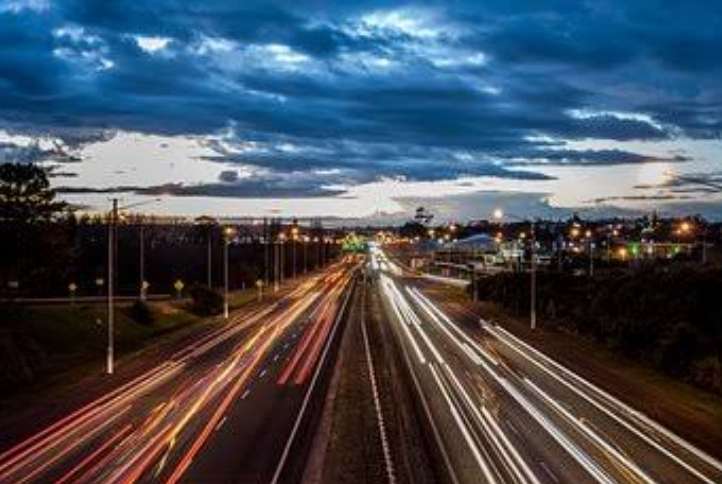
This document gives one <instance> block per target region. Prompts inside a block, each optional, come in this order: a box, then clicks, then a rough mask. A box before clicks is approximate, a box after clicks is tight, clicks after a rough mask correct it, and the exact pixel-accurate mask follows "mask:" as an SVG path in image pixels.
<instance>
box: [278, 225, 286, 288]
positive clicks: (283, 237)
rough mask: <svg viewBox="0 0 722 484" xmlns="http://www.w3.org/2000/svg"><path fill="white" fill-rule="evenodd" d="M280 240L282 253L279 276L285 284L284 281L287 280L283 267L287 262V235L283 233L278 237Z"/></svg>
mask: <svg viewBox="0 0 722 484" xmlns="http://www.w3.org/2000/svg"><path fill="white" fill-rule="evenodd" d="M278 240H279V241H280V247H279V250H280V253H281V257H279V274H280V277H279V279H280V281H281V283H283V281H284V279H285V278H286V275H285V274H284V272H285V268H284V267H283V266H284V264H285V260H286V234H285V233H283V232H281V233H280V234H279V236H278Z"/></svg>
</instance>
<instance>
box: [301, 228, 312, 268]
mask: <svg viewBox="0 0 722 484" xmlns="http://www.w3.org/2000/svg"><path fill="white" fill-rule="evenodd" d="M301 240H302V242H303V273H304V274H305V273H306V272H308V241H309V240H311V239H309V237H308V235H304V236H303V238H302V239H301Z"/></svg>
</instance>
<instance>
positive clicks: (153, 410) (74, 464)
mask: <svg viewBox="0 0 722 484" xmlns="http://www.w3.org/2000/svg"><path fill="white" fill-rule="evenodd" d="M354 268H355V266H354V263H353V262H352V261H350V260H346V261H343V262H340V263H337V264H334V265H332V266H331V267H330V268H328V269H327V270H326V271H324V272H323V273H320V274H318V275H314V276H311V277H309V278H308V279H307V280H305V281H304V282H302V283H301V284H299V286H298V287H297V288H296V289H294V290H293V291H292V292H291V293H290V294H289V295H288V296H286V297H284V298H282V299H281V300H279V301H277V302H275V303H273V304H271V305H267V306H266V307H263V308H262V309H259V310H258V311H257V312H256V313H254V314H252V315H250V316H247V317H244V318H242V319H239V318H235V319H234V320H232V322H231V324H227V325H223V326H222V327H219V328H218V329H217V330H214V331H213V332H211V333H209V334H207V335H205V336H203V337H202V338H201V339H199V340H197V341H194V342H192V343H191V344H189V345H188V346H186V347H185V348H183V349H181V350H180V351H178V352H177V353H175V354H174V355H173V356H172V357H170V358H169V359H168V360H167V361H165V362H164V363H163V364H161V365H158V366H156V367H154V368H152V369H149V370H148V371H147V372H145V373H143V374H142V375H140V376H139V377H137V378H135V379H133V380H132V381H129V382H127V383H125V384H123V385H121V386H119V387H118V388H116V389H114V390H113V391H111V392H109V393H107V394H106V395H104V396H102V397H100V398H98V399H97V400H95V401H93V402H91V403H89V404H87V405H85V406H83V407H82V408H79V409H77V410H75V411H74V412H72V413H70V414H68V415H67V416H65V417H63V418H62V419H60V420H58V421H56V422H55V423H54V424H52V425H50V426H48V427H47V428H45V429H44V430H41V431H40V432H38V433H36V434H34V435H32V436H30V437H28V438H27V439H25V440H23V441H22V442H19V443H17V444H16V445H15V446H14V447H12V448H10V449H9V450H7V451H5V452H4V453H3V454H1V455H0V482H2V483H6V482H7V483H10V482H12V483H26V482H55V483H71V482H72V483H84V482H108V483H131V482H166V483H175V482H273V483H275V482H286V481H287V480H288V479H287V477H288V476H289V475H291V474H292V472H291V471H288V470H287V468H289V467H291V468H292V467H293V462H292V460H293V458H297V454H299V453H302V452H295V453H294V452H292V450H294V449H297V447H298V446H299V445H301V444H300V443H299V441H300V440H301V437H302V432H301V431H300V430H302V429H303V426H304V425H307V423H306V422H307V420H308V418H310V417H309V415H308V414H309V413H310V412H311V411H312V409H313V405H310V402H311V401H312V400H313V398H312V397H314V396H315V393H314V392H318V386H319V385H318V382H319V381H320V378H319V375H321V373H322V369H324V368H326V367H328V361H327V360H328V359H329V354H330V348H331V347H332V345H333V344H335V341H336V339H337V337H336V334H337V332H338V329H339V326H340V322H341V320H342V318H341V314H342V313H343V311H342V308H343V307H344V306H345V302H346V300H347V298H348V294H349V291H348V288H349V285H350V284H351V283H352V280H353V277H354V276H353V273H354Z"/></svg>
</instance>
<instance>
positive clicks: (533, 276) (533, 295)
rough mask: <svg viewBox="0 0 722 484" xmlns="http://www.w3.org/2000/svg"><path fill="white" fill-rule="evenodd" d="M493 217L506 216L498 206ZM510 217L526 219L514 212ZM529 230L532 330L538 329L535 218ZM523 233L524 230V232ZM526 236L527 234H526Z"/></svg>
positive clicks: (520, 219) (501, 217) (497, 218)
mask: <svg viewBox="0 0 722 484" xmlns="http://www.w3.org/2000/svg"><path fill="white" fill-rule="evenodd" d="M492 215H493V217H494V218H495V219H496V220H499V221H501V219H503V218H504V212H503V211H502V210H501V209H500V208H497V209H495V210H494V212H493V214H492ZM506 216H507V217H509V218H513V219H516V220H519V221H521V222H525V221H526V220H525V219H524V218H522V217H519V216H517V215H513V214H507V215H506ZM529 232H530V234H531V264H530V265H531V268H530V272H531V290H530V291H529V297H530V302H529V306H530V310H529V313H530V314H529V319H530V322H529V326H530V327H531V329H532V330H534V329H536V231H535V230H534V219H532V220H531V221H530V222H529ZM522 233H523V232H522ZM525 236H526V234H525Z"/></svg>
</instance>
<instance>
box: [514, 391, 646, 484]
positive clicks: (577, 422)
mask: <svg viewBox="0 0 722 484" xmlns="http://www.w3.org/2000/svg"><path fill="white" fill-rule="evenodd" d="M524 382H525V383H526V384H527V385H529V386H530V387H531V388H532V389H533V390H534V391H535V392H536V393H537V395H539V396H541V398H542V400H544V401H545V402H546V403H547V404H548V405H550V406H551V407H552V408H554V409H555V410H556V411H557V412H559V413H560V414H562V416H564V417H565V418H566V419H567V421H569V422H570V423H571V424H572V425H574V426H576V427H577V428H578V429H580V430H581V431H582V433H584V434H585V435H586V436H587V437H589V438H590V439H591V440H592V441H593V442H594V443H596V444H597V445H598V446H600V447H601V448H602V449H603V450H604V451H605V452H607V453H609V454H611V455H612V456H614V458H615V459H617V460H618V461H620V462H621V463H622V464H623V465H624V466H626V467H627V468H629V469H630V470H631V471H632V472H634V473H635V474H637V475H638V476H639V477H640V478H641V479H642V480H643V481H645V482H647V483H648V484H653V483H654V482H655V481H654V479H652V478H651V477H650V476H649V475H648V474H647V473H646V472H644V471H643V470H642V469H641V468H640V467H639V466H638V465H637V464H636V463H635V462H634V461H632V460H631V459H629V458H627V457H626V456H625V455H623V454H622V453H620V452H619V451H618V450H617V449H616V448H614V447H613V446H612V445H610V444H609V442H607V441H606V440H604V439H602V438H601V437H600V436H599V435H597V433H596V432H594V431H593V430H592V429H591V428H589V426H587V425H586V424H585V423H584V422H582V421H580V420H579V419H577V418H575V417H574V416H573V415H572V414H571V413H570V412H569V411H568V410H567V409H566V408H564V407H563V406H562V405H560V404H559V403H558V402H556V401H555V400H554V399H553V398H552V397H550V396H549V394H548V393H546V392H545V391H544V390H542V389H541V388H539V387H538V386H537V385H535V384H534V382H532V381H531V380H529V379H528V378H525V379H524Z"/></svg>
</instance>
